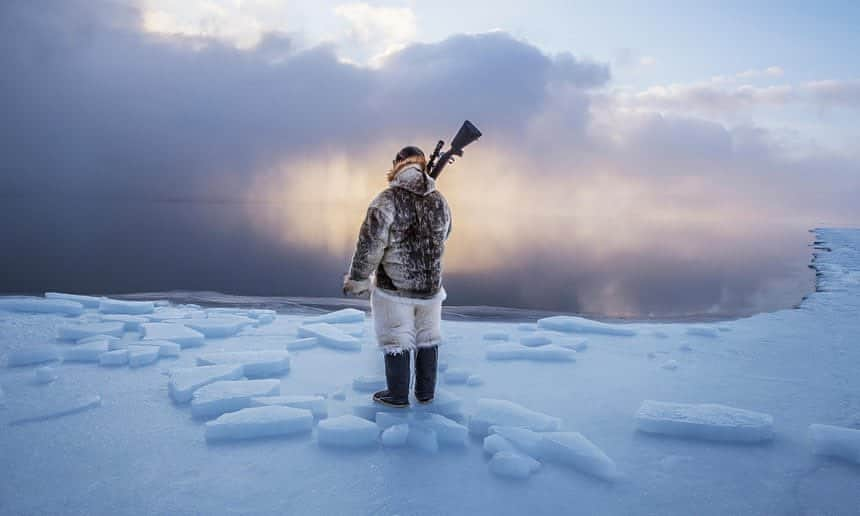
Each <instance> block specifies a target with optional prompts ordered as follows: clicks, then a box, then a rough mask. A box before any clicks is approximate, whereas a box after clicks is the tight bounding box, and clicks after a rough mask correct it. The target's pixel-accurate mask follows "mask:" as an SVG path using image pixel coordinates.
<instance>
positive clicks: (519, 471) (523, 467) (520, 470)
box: [489, 451, 540, 480]
mask: <svg viewBox="0 0 860 516" xmlns="http://www.w3.org/2000/svg"><path fill="white" fill-rule="evenodd" d="M489 468H490V471H492V472H493V474H495V475H498V476H500V477H506V478H512V479H515V480H525V479H527V478H529V477H530V476H531V474H532V473H534V472H535V471H537V470H538V469H540V462H538V461H536V460H534V459H533V458H531V457H529V456H527V455H520V454H519V453H516V452H512V451H500V452H498V453H496V454H495V455H493V458H492V459H490V464H489Z"/></svg>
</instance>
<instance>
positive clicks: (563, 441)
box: [538, 432, 619, 481]
mask: <svg viewBox="0 0 860 516" xmlns="http://www.w3.org/2000/svg"><path fill="white" fill-rule="evenodd" d="M538 456H539V457H540V458H541V459H542V460H545V461H547V462H555V463H558V464H563V465H566V466H570V467H572V468H574V469H576V470H578V471H580V472H582V473H586V474H588V475H591V476H594V477H597V478H600V479H602V480H607V481H612V480H616V479H617V478H618V476H619V474H618V468H617V467H616V465H615V461H613V460H612V459H610V458H609V457H608V456H607V455H606V454H605V453H604V452H603V450H601V449H600V448H598V447H597V446H596V445H595V444H594V443H592V442H591V441H589V440H588V439H587V438H586V437H585V436H583V435H582V434H580V433H579V432H545V433H542V434H540V441H539V442H538Z"/></svg>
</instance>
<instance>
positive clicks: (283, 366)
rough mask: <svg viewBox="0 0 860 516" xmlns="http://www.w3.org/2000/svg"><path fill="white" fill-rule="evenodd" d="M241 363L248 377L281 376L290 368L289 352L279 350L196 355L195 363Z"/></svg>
mask: <svg viewBox="0 0 860 516" xmlns="http://www.w3.org/2000/svg"><path fill="white" fill-rule="evenodd" d="M219 364H241V365H242V366H243V371H244V375H245V376H247V377H248V378H270V377H273V376H282V375H283V374H284V373H286V372H287V371H289V369H290V353H289V351H281V350H261V351H224V352H217V353H205V354H201V355H197V365H219Z"/></svg>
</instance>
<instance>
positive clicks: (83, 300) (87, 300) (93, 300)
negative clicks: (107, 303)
mask: <svg viewBox="0 0 860 516" xmlns="http://www.w3.org/2000/svg"><path fill="white" fill-rule="evenodd" d="M45 299H62V300H65V301H74V302H76V303H80V304H82V305H84V306H85V307H87V308H97V307H98V306H99V303H100V302H101V300H102V298H100V297H94V296H82V295H80V294H65V293H62V292H45Z"/></svg>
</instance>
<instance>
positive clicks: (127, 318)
mask: <svg viewBox="0 0 860 516" xmlns="http://www.w3.org/2000/svg"><path fill="white" fill-rule="evenodd" d="M102 322H121V323H123V324H124V325H125V331H138V330H140V325H141V324H143V323H147V322H149V319H147V318H146V317H144V316H142V315H123V314H115V315H103V316H102Z"/></svg>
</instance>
